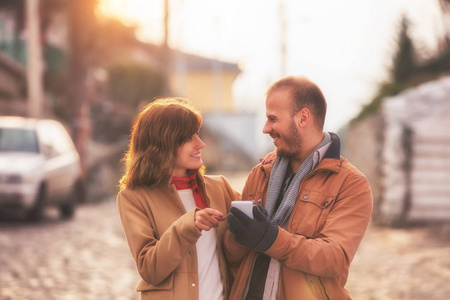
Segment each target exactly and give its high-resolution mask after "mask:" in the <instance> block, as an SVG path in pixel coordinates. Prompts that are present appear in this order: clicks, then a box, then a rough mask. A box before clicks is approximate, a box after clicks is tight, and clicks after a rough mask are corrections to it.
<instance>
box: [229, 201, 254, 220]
mask: <svg viewBox="0 0 450 300" xmlns="http://www.w3.org/2000/svg"><path fill="white" fill-rule="evenodd" d="M231 207H236V208H237V209H239V210H240V211H242V212H243V213H244V214H246V215H247V216H248V217H249V218H251V219H253V201H250V200H242V201H231Z"/></svg>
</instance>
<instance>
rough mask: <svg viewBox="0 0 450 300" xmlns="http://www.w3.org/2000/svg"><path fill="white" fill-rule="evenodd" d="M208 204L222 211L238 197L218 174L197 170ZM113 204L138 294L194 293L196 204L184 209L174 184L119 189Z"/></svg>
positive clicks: (190, 297) (220, 231) (192, 299)
mask: <svg viewBox="0 0 450 300" xmlns="http://www.w3.org/2000/svg"><path fill="white" fill-rule="evenodd" d="M197 178H198V181H200V182H199V184H201V185H202V186H203V190H204V191H205V196H206V200H207V203H208V206H209V207H211V208H214V209H217V210H219V211H220V212H222V213H223V214H224V215H226V214H227V213H228V212H229V210H230V205H231V201H232V200H237V199H240V195H239V193H238V192H236V191H235V190H233V188H232V187H231V186H230V184H229V183H228V181H227V180H226V179H225V178H224V177H223V176H204V177H202V176H201V175H199V174H198V176H197ZM117 205H118V210H119V214H120V220H121V222H122V226H123V230H124V233H125V237H126V239H127V242H128V246H129V248H130V250H131V253H132V256H133V258H134V260H135V262H136V266H137V269H138V272H139V274H140V276H141V278H142V280H141V282H140V283H139V285H138V286H137V288H136V291H138V292H141V299H165V300H166V299H167V300H170V299H173V300H177V299H180V300H181V299H183V300H197V299H199V289H198V273H197V251H196V247H195V244H196V242H197V240H198V239H199V237H200V236H201V231H200V230H199V229H197V228H196V227H195V225H194V214H195V209H194V210H191V211H188V212H187V211H186V210H185V208H184V205H183V203H182V202H181V200H180V198H179V196H178V193H177V190H176V189H175V186H174V185H167V186H162V187H138V188H135V189H124V190H122V191H120V192H119V194H118V196H117ZM226 228H227V224H226V221H224V222H220V224H219V227H218V228H216V234H217V250H218V255H219V266H220V271H221V278H222V282H223V286H224V295H225V297H226V298H228V294H229V293H228V292H229V288H230V279H229V274H228V272H227V269H226V265H225V259H224V254H223V251H222V242H223V235H224V233H225V231H226Z"/></svg>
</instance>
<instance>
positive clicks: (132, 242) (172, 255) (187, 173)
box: [117, 98, 240, 300]
mask: <svg viewBox="0 0 450 300" xmlns="http://www.w3.org/2000/svg"><path fill="white" fill-rule="evenodd" d="M201 123H202V118H201V115H200V113H199V112H197V111H196V110H195V109H194V108H193V107H192V106H190V105H189V104H187V102H186V101H185V100H181V99H171V98H166V99H160V100H157V101H155V102H153V103H151V104H149V105H147V106H146V107H145V108H144V109H143V110H142V111H141V112H140V113H139V115H138V116H137V118H136V120H135V124H134V126H133V130H132V133H131V140H130V143H129V148H128V151H127V153H126V155H125V174H124V175H123V177H122V179H121V181H120V188H121V190H120V192H119V194H118V196H117V204H118V210H119V214H120V219H121V222H122V226H123V230H124V232H125V236H126V238H127V242H128V245H129V247H130V250H131V253H132V255H133V258H134V260H135V262H136V265H137V269H138V272H139V274H140V276H141V278H142V280H141V282H140V283H139V285H138V287H137V289H136V290H137V291H138V292H141V299H183V300H184V299H208V300H211V299H226V298H227V297H228V290H229V284H230V283H229V279H228V274H227V271H226V267H225V261H224V255H223V253H222V238H223V234H224V232H225V230H226V221H225V220H226V217H225V216H226V214H227V213H228V212H229V209H230V204H231V201H232V200H237V199H239V198H240V195H239V193H237V192H236V191H234V190H233V189H232V187H231V186H230V184H229V183H228V182H227V181H226V179H225V178H224V177H222V176H203V175H202V173H203V172H202V170H203V162H202V159H201V149H203V148H204V147H205V144H204V143H203V141H202V140H201V139H200V137H199V136H198V132H199V129H200V126H201Z"/></svg>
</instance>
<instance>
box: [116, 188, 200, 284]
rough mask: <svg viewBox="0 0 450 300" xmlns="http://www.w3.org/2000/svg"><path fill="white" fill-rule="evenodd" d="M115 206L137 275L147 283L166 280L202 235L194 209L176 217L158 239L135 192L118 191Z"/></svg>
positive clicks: (157, 282) (158, 282)
mask: <svg viewBox="0 0 450 300" xmlns="http://www.w3.org/2000/svg"><path fill="white" fill-rule="evenodd" d="M117 206H118V210H119V215H120V220H121V222H122V227H123V230H124V233H125V237H126V239H127V242H128V245H129V247H130V250H131V253H132V256H133V258H134V260H135V262H136V265H137V269H138V272H139V274H140V276H141V278H142V279H143V280H145V281H146V282H148V283H150V284H153V285H158V284H160V283H161V282H162V281H163V280H164V279H166V278H167V277H169V275H171V273H172V272H173V271H174V270H175V269H176V268H177V267H178V266H179V265H180V264H181V263H182V261H183V259H184V257H185V256H186V255H187V253H188V251H189V250H190V249H191V248H192V247H193V246H194V245H195V243H196V242H197V240H198V239H199V237H200V236H201V231H200V230H199V229H197V228H196V227H195V225H194V215H195V209H193V210H191V211H189V212H187V213H186V214H184V215H182V216H181V217H180V218H178V219H177V220H176V221H175V222H174V223H173V224H172V225H171V226H170V227H169V228H168V229H167V230H166V231H165V232H164V233H163V234H162V236H161V237H159V238H158V237H157V232H156V229H155V228H153V225H152V222H151V221H150V218H149V214H148V213H147V211H146V210H145V209H144V206H143V205H142V203H141V202H140V199H139V198H138V197H137V194H136V193H133V191H129V190H123V191H121V192H120V193H119V195H118V196H117Z"/></svg>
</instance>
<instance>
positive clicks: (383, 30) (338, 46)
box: [101, 0, 443, 131]
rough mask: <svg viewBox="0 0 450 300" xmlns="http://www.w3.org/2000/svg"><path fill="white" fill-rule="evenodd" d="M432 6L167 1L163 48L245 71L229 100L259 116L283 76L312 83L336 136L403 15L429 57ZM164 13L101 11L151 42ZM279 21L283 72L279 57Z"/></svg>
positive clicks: (148, 3)
mask: <svg viewBox="0 0 450 300" xmlns="http://www.w3.org/2000/svg"><path fill="white" fill-rule="evenodd" d="M437 2H438V1H437V0H364V1H361V0H344V1H335V0H322V1H311V0H265V1H261V0H246V1H243V0H227V1H219V0H169V3H170V8H171V16H170V35H169V46H171V47H172V48H177V49H180V50H182V51H185V52H189V53H194V54H198V55H203V56H206V57H210V58H217V59H221V60H224V61H228V62H234V63H238V64H239V65H240V67H241V69H242V70H243V72H242V73H241V74H240V75H239V77H238V78H237V79H236V81H235V84H234V88H233V92H234V93H233V95H234V100H235V106H236V107H237V108H238V109H239V110H244V111H258V112H259V113H261V114H263V113H264V92H265V90H266V89H267V87H268V86H269V85H270V84H271V83H272V82H274V81H276V80H277V79H279V78H281V76H282V75H290V74H298V75H305V76H307V77H309V78H311V79H312V80H314V81H315V82H316V83H317V84H318V85H319V86H320V87H321V88H322V91H323V92H324V94H325V96H326V98H327V101H328V113H327V121H326V123H325V129H326V130H329V131H337V130H338V129H339V128H341V127H342V126H343V125H345V124H346V123H347V122H348V121H349V120H350V119H351V118H352V117H354V116H355V115H356V114H357V113H358V112H359V110H360V108H361V106H362V105H363V104H365V103H367V102H368V101H369V100H370V98H371V96H373V94H374V92H375V90H376V84H377V83H379V82H381V81H383V80H385V79H386V78H387V69H388V67H389V65H390V62H391V56H392V53H393V51H394V49H395V39H396V36H397V33H398V28H399V27H398V25H399V22H400V18H401V15H402V14H403V15H406V16H408V17H409V19H410V21H411V34H412V35H413V38H414V40H415V41H416V42H417V46H418V47H419V48H420V50H421V51H422V52H425V53H434V49H435V47H436V36H440V35H442V31H443V30H442V28H443V27H442V24H441V16H440V13H439V10H438V4H437ZM281 3H283V6H284V10H283V11H284V14H283V13H281V12H280V4H281ZM163 10H164V1H163V0H101V11H102V12H103V13H105V14H109V15H113V16H118V17H120V18H121V19H122V20H123V21H124V22H126V23H130V24H134V25H137V26H139V37H140V38H141V39H143V40H146V41H149V42H152V43H155V44H160V43H162V40H163V30H162V29H163V17H162V16H163ZM282 15H283V16H284V17H283V18H281V17H280V16H282ZM283 22H285V23H284V24H285V28H286V31H285V43H286V74H282V67H281V61H282V59H281V57H282V56H281V51H280V49H281V47H280V44H281V42H282V40H283V34H281V32H282V30H281V28H282V27H283V26H282V24H283ZM261 128H262V125H261Z"/></svg>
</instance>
